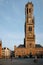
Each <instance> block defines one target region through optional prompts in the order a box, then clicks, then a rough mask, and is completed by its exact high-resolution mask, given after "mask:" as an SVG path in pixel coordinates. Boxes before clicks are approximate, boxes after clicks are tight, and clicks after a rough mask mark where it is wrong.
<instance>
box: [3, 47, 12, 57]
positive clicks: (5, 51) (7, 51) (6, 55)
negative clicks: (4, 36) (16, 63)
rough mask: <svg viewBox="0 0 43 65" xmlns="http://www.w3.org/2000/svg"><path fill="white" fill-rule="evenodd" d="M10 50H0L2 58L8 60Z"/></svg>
mask: <svg viewBox="0 0 43 65" xmlns="http://www.w3.org/2000/svg"><path fill="white" fill-rule="evenodd" d="M10 55H11V50H10V49H9V48H6V47H4V48H2V58H10Z"/></svg>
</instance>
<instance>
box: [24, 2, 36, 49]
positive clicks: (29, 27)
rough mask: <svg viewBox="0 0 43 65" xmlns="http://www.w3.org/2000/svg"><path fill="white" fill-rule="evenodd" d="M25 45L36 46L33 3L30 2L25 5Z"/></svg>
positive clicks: (28, 46)
mask: <svg viewBox="0 0 43 65" xmlns="http://www.w3.org/2000/svg"><path fill="white" fill-rule="evenodd" d="M25 47H26V48H34V47H35V34H34V16H33V4H32V2H28V3H27V4H26V6H25Z"/></svg>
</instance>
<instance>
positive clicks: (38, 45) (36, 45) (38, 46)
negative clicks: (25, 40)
mask: <svg viewBox="0 0 43 65" xmlns="http://www.w3.org/2000/svg"><path fill="white" fill-rule="evenodd" d="M35 47H37V48H40V47H43V46H41V45H40V44H35Z"/></svg>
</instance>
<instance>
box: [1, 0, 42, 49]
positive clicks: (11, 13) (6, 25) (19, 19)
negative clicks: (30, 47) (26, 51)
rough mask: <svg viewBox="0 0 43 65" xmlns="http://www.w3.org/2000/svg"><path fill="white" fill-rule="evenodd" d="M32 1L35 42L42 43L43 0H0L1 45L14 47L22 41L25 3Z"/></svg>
mask: <svg viewBox="0 0 43 65" xmlns="http://www.w3.org/2000/svg"><path fill="white" fill-rule="evenodd" d="M28 1H32V3H33V4H34V17H35V40H36V41H35V43H38V44H41V45H43V0H0V40H2V47H8V48H10V49H11V50H13V49H14V45H16V46H18V45H19V44H23V42H24V35H25V34H24V24H25V4H26V3H27V2H28Z"/></svg>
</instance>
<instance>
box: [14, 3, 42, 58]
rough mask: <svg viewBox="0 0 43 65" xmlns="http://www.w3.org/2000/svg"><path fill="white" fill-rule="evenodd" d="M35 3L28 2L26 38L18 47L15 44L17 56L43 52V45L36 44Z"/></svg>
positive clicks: (26, 9)
mask: <svg viewBox="0 0 43 65" xmlns="http://www.w3.org/2000/svg"><path fill="white" fill-rule="evenodd" d="M33 7H34V6H33V4H32V2H28V3H27V4H26V5H25V39H24V45H20V46H18V47H16V46H14V52H15V57H17V56H28V55H29V54H30V53H31V54H32V55H36V54H40V53H41V54H43V47H42V46H41V45H39V44H35V33H34V15H33V9H34V8H33Z"/></svg>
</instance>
